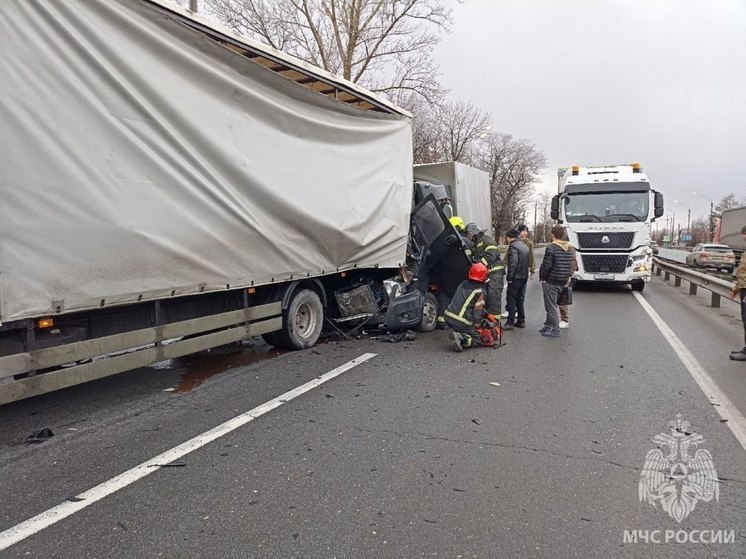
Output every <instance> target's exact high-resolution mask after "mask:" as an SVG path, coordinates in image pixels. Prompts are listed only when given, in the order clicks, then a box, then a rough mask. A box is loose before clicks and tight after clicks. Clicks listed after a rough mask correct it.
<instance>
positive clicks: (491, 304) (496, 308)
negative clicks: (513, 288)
mask: <svg viewBox="0 0 746 559" xmlns="http://www.w3.org/2000/svg"><path fill="white" fill-rule="evenodd" d="M466 235H467V236H468V237H469V240H470V241H471V242H472V243H474V261H475V262H481V263H482V264H484V265H485V266H487V270H488V271H489V274H490V275H489V279H490V282H489V286H488V288H487V312H488V313H489V314H491V315H494V316H500V314H501V313H502V310H501V307H502V297H503V287H504V278H505V264H503V261H502V259H501V258H500V252H499V251H498V250H497V243H496V242H495V239H493V238H492V237H490V236H489V235H487V234H485V232H484V231H482V230H481V229H480V228H479V226H478V225H477V224H476V223H469V224H468V225H467V226H466Z"/></svg>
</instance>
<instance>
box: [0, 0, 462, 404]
mask: <svg viewBox="0 0 746 559" xmlns="http://www.w3.org/2000/svg"><path fill="white" fill-rule="evenodd" d="M0 20H2V21H3V22H4V23H5V25H4V31H3V33H2V34H1V35H0V50H2V52H3V54H4V56H3V59H2V62H0V64H1V65H2V76H3V79H2V80H0V120H2V122H3V126H2V127H0V143H2V146H3V149H2V150H0V404H2V403H6V402H10V401H14V400H18V399H21V398H25V397H29V396H34V395H36V394H41V393H45V392H49V391H52V390H56V389H59V388H64V387H66V386H71V385H74V384H78V383H81V382H85V381H89V380H94V379H97V378H101V377H104V376H107V375H111V374H115V373H118V372H122V371H126V370H130V369H133V368H137V367H142V366H147V365H149V364H153V363H156V362H158V361H162V360H166V359H171V358H175V357H179V356H182V355H186V354H189V353H194V352H197V351H202V350H206V349H209V348H212V347H217V346H220V345H225V344H228V343H232V342H236V341H239V340H242V339H244V338H248V337H252V336H258V335H262V336H263V337H264V338H265V339H266V340H267V341H268V342H270V343H272V344H274V345H277V346H279V347H285V348H289V349H302V348H307V347H310V346H311V345H313V344H314V343H315V342H316V341H317V339H318V337H319V334H320V332H321V329H322V326H323V324H324V322H325V320H326V319H327V318H328V317H330V316H339V315H340V314H341V311H342V310H343V309H342V308H341V307H342V306H343V305H342V302H341V299H339V298H338V297H336V296H335V294H339V293H340V292H345V291H346V290H350V289H355V288H356V287H359V286H362V285H371V283H372V282H377V283H376V285H381V283H382V282H383V281H384V279H385V278H390V277H392V276H394V275H395V274H397V273H399V271H400V270H401V269H402V268H403V267H404V266H406V264H407V259H408V258H409V259H410V260H411V258H412V257H414V258H416V256H417V255H416V254H414V255H412V254H411V253H410V252H408V245H411V244H412V243H411V240H412V236H413V235H414V236H415V237H417V238H418V239H419V244H418V246H422V245H423V244H429V245H432V246H431V247H430V249H429V254H431V255H432V254H439V255H445V254H446V253H447V252H448V251H449V250H452V249H451V248H449V247H453V246H455V244H454V243H453V242H448V243H446V242H445V240H446V239H447V238H448V237H449V235H452V231H451V229H452V228H451V227H450V226H449V224H448V221H447V217H446V216H444V215H443V213H442V211H440V209H439V208H438V207H437V203H436V202H435V201H434V200H433V199H432V197H430V198H428V199H426V200H423V201H422V203H421V204H420V205H419V206H418V208H417V211H416V212H415V213H414V214H412V183H413V178H412V168H413V166H412V140H411V115H409V114H408V113H407V112H406V111H404V110H402V109H400V108H398V107H396V106H394V105H392V104H391V103H389V102H388V101H386V100H385V99H382V98H380V97H378V96H376V95H375V94H373V93H371V92H369V91H366V90H365V89H363V88H361V87H358V86H357V85H355V84H353V83H350V82H348V81H346V80H343V79H341V78H338V77H335V76H333V75H331V74H329V73H328V72H325V71H324V70H322V69H319V68H316V67H314V66H312V65H309V64H307V63H305V62H303V61H300V60H298V59H296V58H294V57H291V56H289V55H286V54H284V53H282V52H279V51H277V50H274V49H272V48H270V47H268V46H266V45H262V44H260V43H258V42H256V41H253V40H251V39H249V38H246V37H243V36H241V35H239V34H237V33H235V32H233V31H231V30H229V29H227V28H224V27H222V26H220V25H219V24H216V23H215V22H213V21H211V20H209V19H207V18H204V17H201V16H200V15H198V14H194V13H192V12H190V11H188V10H185V9H182V8H180V7H179V6H178V5H176V4H175V3H171V2H167V1H166V0H86V1H83V0H79V1H69V2H57V1H55V0H31V1H29V0H5V1H4V2H2V3H0ZM465 258H466V257H465V256H464V255H462V258H461V260H459V257H457V258H456V259H455V260H454V259H451V260H450V262H451V264H453V263H454V262H455V264H454V265H455V266H456V267H457V268H458V270H457V272H456V273H454V269H453V268H450V269H449V268H447V267H444V268H443V274H445V275H443V276H442V277H440V278H435V281H440V282H441V284H442V285H441V286H440V288H441V289H445V290H446V291H452V290H453V289H455V287H456V285H457V284H458V282H459V281H460V279H461V278H459V277H458V274H459V273H460V271H461V269H462V268H463V266H464V263H463V259H465ZM446 270H449V273H450V274H451V275H453V276H454V277H450V276H448V275H447V274H446ZM431 279H432V278H431ZM426 295H427V294H426V293H413V292H412V291H411V290H410V292H409V293H407V290H406V289H401V290H397V293H396V301H394V300H393V296H392V300H391V301H388V302H387V301H384V300H381V299H376V300H374V301H373V304H374V305H375V306H376V307H377V308H376V309H375V310H377V311H378V310H380V309H381V308H383V307H387V308H388V311H387V313H388V314H387V323H388V324H389V325H393V326H397V327H415V326H418V325H420V323H421V321H422V319H423V316H422V310H423V306H425V303H426V302H427V301H428V300H430V301H432V297H429V298H428V297H426ZM387 303H388V304H387ZM433 318H434V317H433ZM433 325H434V324H433Z"/></svg>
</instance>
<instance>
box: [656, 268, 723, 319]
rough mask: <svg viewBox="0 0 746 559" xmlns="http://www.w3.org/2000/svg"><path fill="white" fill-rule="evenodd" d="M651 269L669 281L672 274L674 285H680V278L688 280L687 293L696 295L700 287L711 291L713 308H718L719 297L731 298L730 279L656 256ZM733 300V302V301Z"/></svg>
mask: <svg viewBox="0 0 746 559" xmlns="http://www.w3.org/2000/svg"><path fill="white" fill-rule="evenodd" d="M653 271H654V272H655V275H656V276H660V275H661V273H663V274H664V275H663V279H664V280H665V281H669V280H670V279H671V276H674V278H675V280H674V285H675V286H676V287H679V286H681V282H682V280H683V281H687V282H689V295H696V294H697V289H698V288H700V287H701V288H703V289H706V290H708V291H710V292H711V293H712V299H711V306H712V307H713V308H716V309H719V308H720V299H721V298H722V297H725V298H726V299H728V300H729V301H730V300H732V299H729V298H728V293H729V292H730V290H731V287H733V283H732V282H730V281H727V280H723V279H720V278H717V277H715V276H712V275H709V274H703V273H702V272H696V271H694V270H691V269H689V268H684V267H682V266H677V265H676V264H674V263H672V262H669V261H666V260H663V259H662V258H659V257H657V256H656V257H654V258H653ZM733 302H734V303H735V301H733Z"/></svg>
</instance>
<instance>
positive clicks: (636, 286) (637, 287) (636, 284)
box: [631, 281, 645, 292]
mask: <svg viewBox="0 0 746 559" xmlns="http://www.w3.org/2000/svg"><path fill="white" fill-rule="evenodd" d="M631 285H632V291H639V292H642V290H643V289H645V282H644V281H633V282H632V284H631Z"/></svg>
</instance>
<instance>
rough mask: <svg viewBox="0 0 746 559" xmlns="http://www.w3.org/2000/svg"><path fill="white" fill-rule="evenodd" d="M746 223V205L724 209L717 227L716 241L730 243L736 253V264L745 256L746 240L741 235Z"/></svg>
mask: <svg viewBox="0 0 746 559" xmlns="http://www.w3.org/2000/svg"><path fill="white" fill-rule="evenodd" d="M744 225H746V206H744V207H741V208H731V209H729V210H725V211H723V213H722V215H721V216H720V219H719V221H718V224H717V228H716V229H715V240H714V242H716V243H722V244H724V245H728V246H729V247H730V248H731V249H732V250H733V253H734V254H735V255H736V265H738V262H739V261H740V260H741V258H743V253H744V252H745V251H746V242H744V240H743V237H742V236H741V228H742V227H743V226H744Z"/></svg>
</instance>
